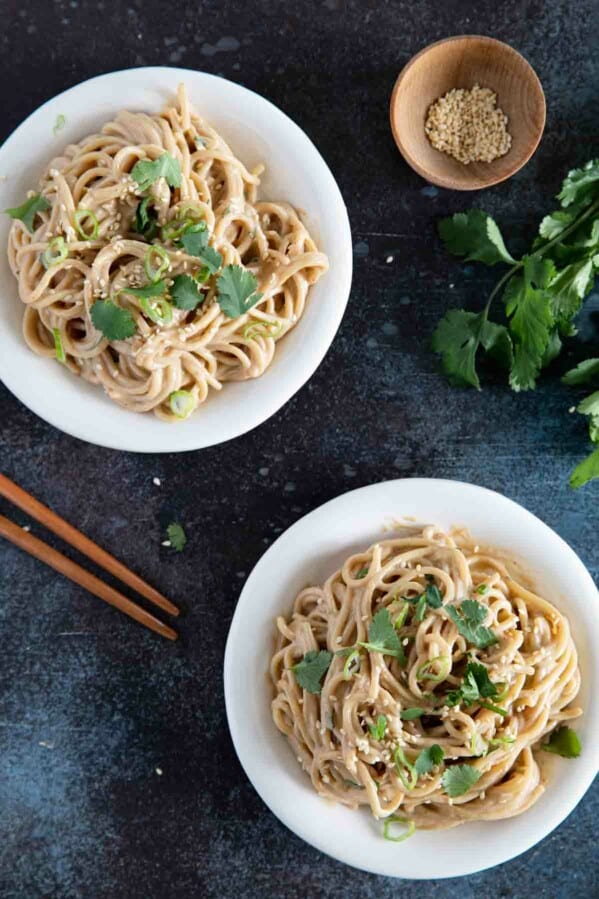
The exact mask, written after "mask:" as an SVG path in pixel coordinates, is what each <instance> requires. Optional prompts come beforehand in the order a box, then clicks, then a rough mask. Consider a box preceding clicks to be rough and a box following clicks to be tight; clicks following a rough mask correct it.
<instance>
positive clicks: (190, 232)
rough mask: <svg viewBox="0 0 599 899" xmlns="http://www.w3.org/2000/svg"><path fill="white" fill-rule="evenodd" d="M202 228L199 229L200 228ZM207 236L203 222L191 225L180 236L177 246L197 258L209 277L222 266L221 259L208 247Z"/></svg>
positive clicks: (217, 253) (215, 251)
mask: <svg viewBox="0 0 599 899" xmlns="http://www.w3.org/2000/svg"><path fill="white" fill-rule="evenodd" d="M202 225H203V226H204V227H201V226H202ZM208 240H209V234H208V230H207V228H206V225H205V223H204V222H199V223H198V224H197V225H192V226H191V228H188V229H187V231H185V233H184V234H182V235H181V238H180V240H179V241H178V245H179V246H181V247H182V248H183V249H184V250H185V252H186V253H188V254H189V255H190V256H197V258H198V259H200V260H201V261H202V262H203V263H204V265H205V266H206V268H207V269H208V271H209V273H210V274H211V275H215V274H216V273H217V271H218V270H219V268H220V267H221V265H222V264H223V257H222V256H221V254H220V253H219V252H218V250H215V249H214V247H211V246H209V245H208Z"/></svg>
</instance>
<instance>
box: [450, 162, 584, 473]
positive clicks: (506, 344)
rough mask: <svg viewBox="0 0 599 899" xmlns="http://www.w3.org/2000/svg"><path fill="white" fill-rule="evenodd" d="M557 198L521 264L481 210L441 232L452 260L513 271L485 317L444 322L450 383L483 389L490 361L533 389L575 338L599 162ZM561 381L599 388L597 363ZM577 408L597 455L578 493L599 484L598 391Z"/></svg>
mask: <svg viewBox="0 0 599 899" xmlns="http://www.w3.org/2000/svg"><path fill="white" fill-rule="evenodd" d="M557 198H558V200H559V202H560V208H559V209H557V210H555V211H554V212H551V213H550V214H549V215H546V216H545V218H543V220H542V221H541V224H540V226H539V234H538V237H537V238H536V239H535V240H534V242H533V244H532V247H531V249H530V252H529V253H527V254H525V255H524V256H522V257H521V258H520V259H515V258H514V257H513V256H512V255H511V254H510V252H509V250H508V249H507V247H506V244H505V241H504V239H503V237H502V234H501V231H500V230H499V227H498V225H497V223H496V222H495V221H494V220H493V219H492V218H491V216H489V215H487V213H486V212H483V211H482V210H480V209H472V210H470V211H469V212H461V213H457V214H456V215H454V216H452V217H451V218H446V219H443V220H442V221H441V223H440V225H439V233H440V235H441V238H442V240H443V242H444V244H445V247H446V249H447V250H448V251H449V252H450V253H453V254H454V255H455V256H461V257H463V258H464V259H466V260H472V261H477V262H482V263H484V264H485V265H497V264H499V263H503V264H504V265H508V266H509V269H508V271H507V272H506V273H505V274H504V275H503V277H502V278H501V279H500V280H499V282H498V283H497V285H496V286H495V288H494V289H493V291H492V292H491V294H490V296H489V298H488V300H487V303H486V305H485V307H484V309H483V310H482V312H478V313H477V312H468V311H466V310H465V309H452V310H450V311H449V312H448V313H447V314H446V315H445V317H444V318H443V319H442V320H441V322H440V323H439V325H438V327H437V330H436V331H435V334H434V336H433V350H434V351H435V352H436V353H439V354H440V355H441V357H442V366H443V370H444V371H445V374H446V375H447V377H448V379H449V381H450V383H452V384H454V385H457V386H471V387H476V388H477V389H480V381H479V377H478V373H477V370H476V365H477V357H479V356H480V355H482V354H484V355H486V357H487V358H488V359H489V360H490V361H491V362H492V363H493V364H495V365H499V366H500V367H502V368H503V369H505V370H506V371H507V372H508V373H509V383H510V386H511V388H512V389H513V390H515V391H520V390H531V389H534V387H535V385H536V382H537V378H538V377H539V374H540V373H541V371H542V369H543V368H545V367H546V366H547V365H549V363H550V362H552V361H553V359H555V358H556V356H558V355H559V353H560V351H561V349H562V339H563V338H567V337H571V336H573V335H574V334H576V327H575V324H574V319H575V317H576V315H577V313H578V312H579V311H580V309H581V306H582V304H583V302H584V299H585V297H587V296H588V294H589V293H590V292H591V290H592V289H593V285H594V283H595V273H596V270H597V269H598V268H599V160H592V161H591V162H588V163H587V164H586V165H585V166H584V167H583V168H581V169H574V170H572V171H571V172H569V173H568V175H567V177H566V178H565V180H564V182H563V184H562V188H561V191H560V193H559V194H558V197H557ZM499 298H501V300H502V302H503V313H502V314H501V312H500V315H501V317H500V320H499V321H492V320H491V319H490V311H491V307H492V305H493V302H494V301H495V300H497V299H499ZM563 380H564V382H565V383H566V384H572V385H580V384H583V383H593V382H594V383H595V384H596V386H597V387H599V359H588V360H586V361H584V362H582V363H580V365H578V366H577V367H576V368H575V369H573V370H572V371H570V372H568V373H567V374H566V375H565V376H564V378H563ZM577 408H578V411H579V412H580V413H581V414H582V415H586V416H588V417H589V430H590V437H591V441H592V442H593V443H594V444H595V447H596V448H595V450H594V452H592V453H591V455H590V456H588V457H587V458H586V459H585V460H584V461H583V462H581V463H580V464H579V465H578V466H577V467H576V469H575V470H574V471H573V472H572V475H571V477H570V484H571V486H572V487H580V486H582V485H583V484H585V483H587V481H590V480H592V479H593V478H596V477H599V390H597V391H595V392H594V393H592V394H591V395H590V396H589V397H587V398H586V399H585V400H583V401H582V402H581V403H580V404H579V406H578V407H577Z"/></svg>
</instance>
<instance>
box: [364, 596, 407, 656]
mask: <svg viewBox="0 0 599 899" xmlns="http://www.w3.org/2000/svg"><path fill="white" fill-rule="evenodd" d="M357 645H358V646H362V647H363V648H364V649H367V650H368V651H369V652H380V653H382V654H383V655H388V656H395V658H396V659H398V660H399V661H400V662H401V663H402V664H403V663H404V662H405V656H404V651H403V646H402V645H401V641H400V639H399V636H398V634H397V631H396V630H395V627H394V625H393V622H392V621H391V616H390V614H389V610H388V609H379V611H378V612H377V613H376V615H375V616H374V618H373V619H372V621H371V622H370V627H369V628H368V642H365V643H358V644H357Z"/></svg>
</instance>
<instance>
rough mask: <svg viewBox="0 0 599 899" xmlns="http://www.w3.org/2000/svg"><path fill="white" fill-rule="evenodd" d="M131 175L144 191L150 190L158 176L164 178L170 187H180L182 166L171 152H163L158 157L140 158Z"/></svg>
mask: <svg viewBox="0 0 599 899" xmlns="http://www.w3.org/2000/svg"><path fill="white" fill-rule="evenodd" d="M131 177H132V178H133V180H134V181H137V186H138V187H139V189H140V190H142V191H145V190H148V188H149V187H151V186H152V184H153V183H154V182H155V181H157V180H158V178H164V180H165V181H166V183H167V184H168V186H169V187H180V186H181V166H180V165H179V161H178V160H177V159H174V157H173V156H171V155H170V153H163V154H162V156H159V157H158V159H154V160H149V159H140V160H139V162H136V163H135V165H134V166H133V168H132V169H131Z"/></svg>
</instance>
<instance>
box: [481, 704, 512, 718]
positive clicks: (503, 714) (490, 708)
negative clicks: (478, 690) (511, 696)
mask: <svg viewBox="0 0 599 899" xmlns="http://www.w3.org/2000/svg"><path fill="white" fill-rule="evenodd" d="M479 705H480V707H481V708H482V709H488V711H489V712H495V714H496V715H501V717H502V718H507V714H508V713H507V712H506V710H505V709H500V708H499V706H498V705H493V704H492V703H491V702H481V703H479Z"/></svg>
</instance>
